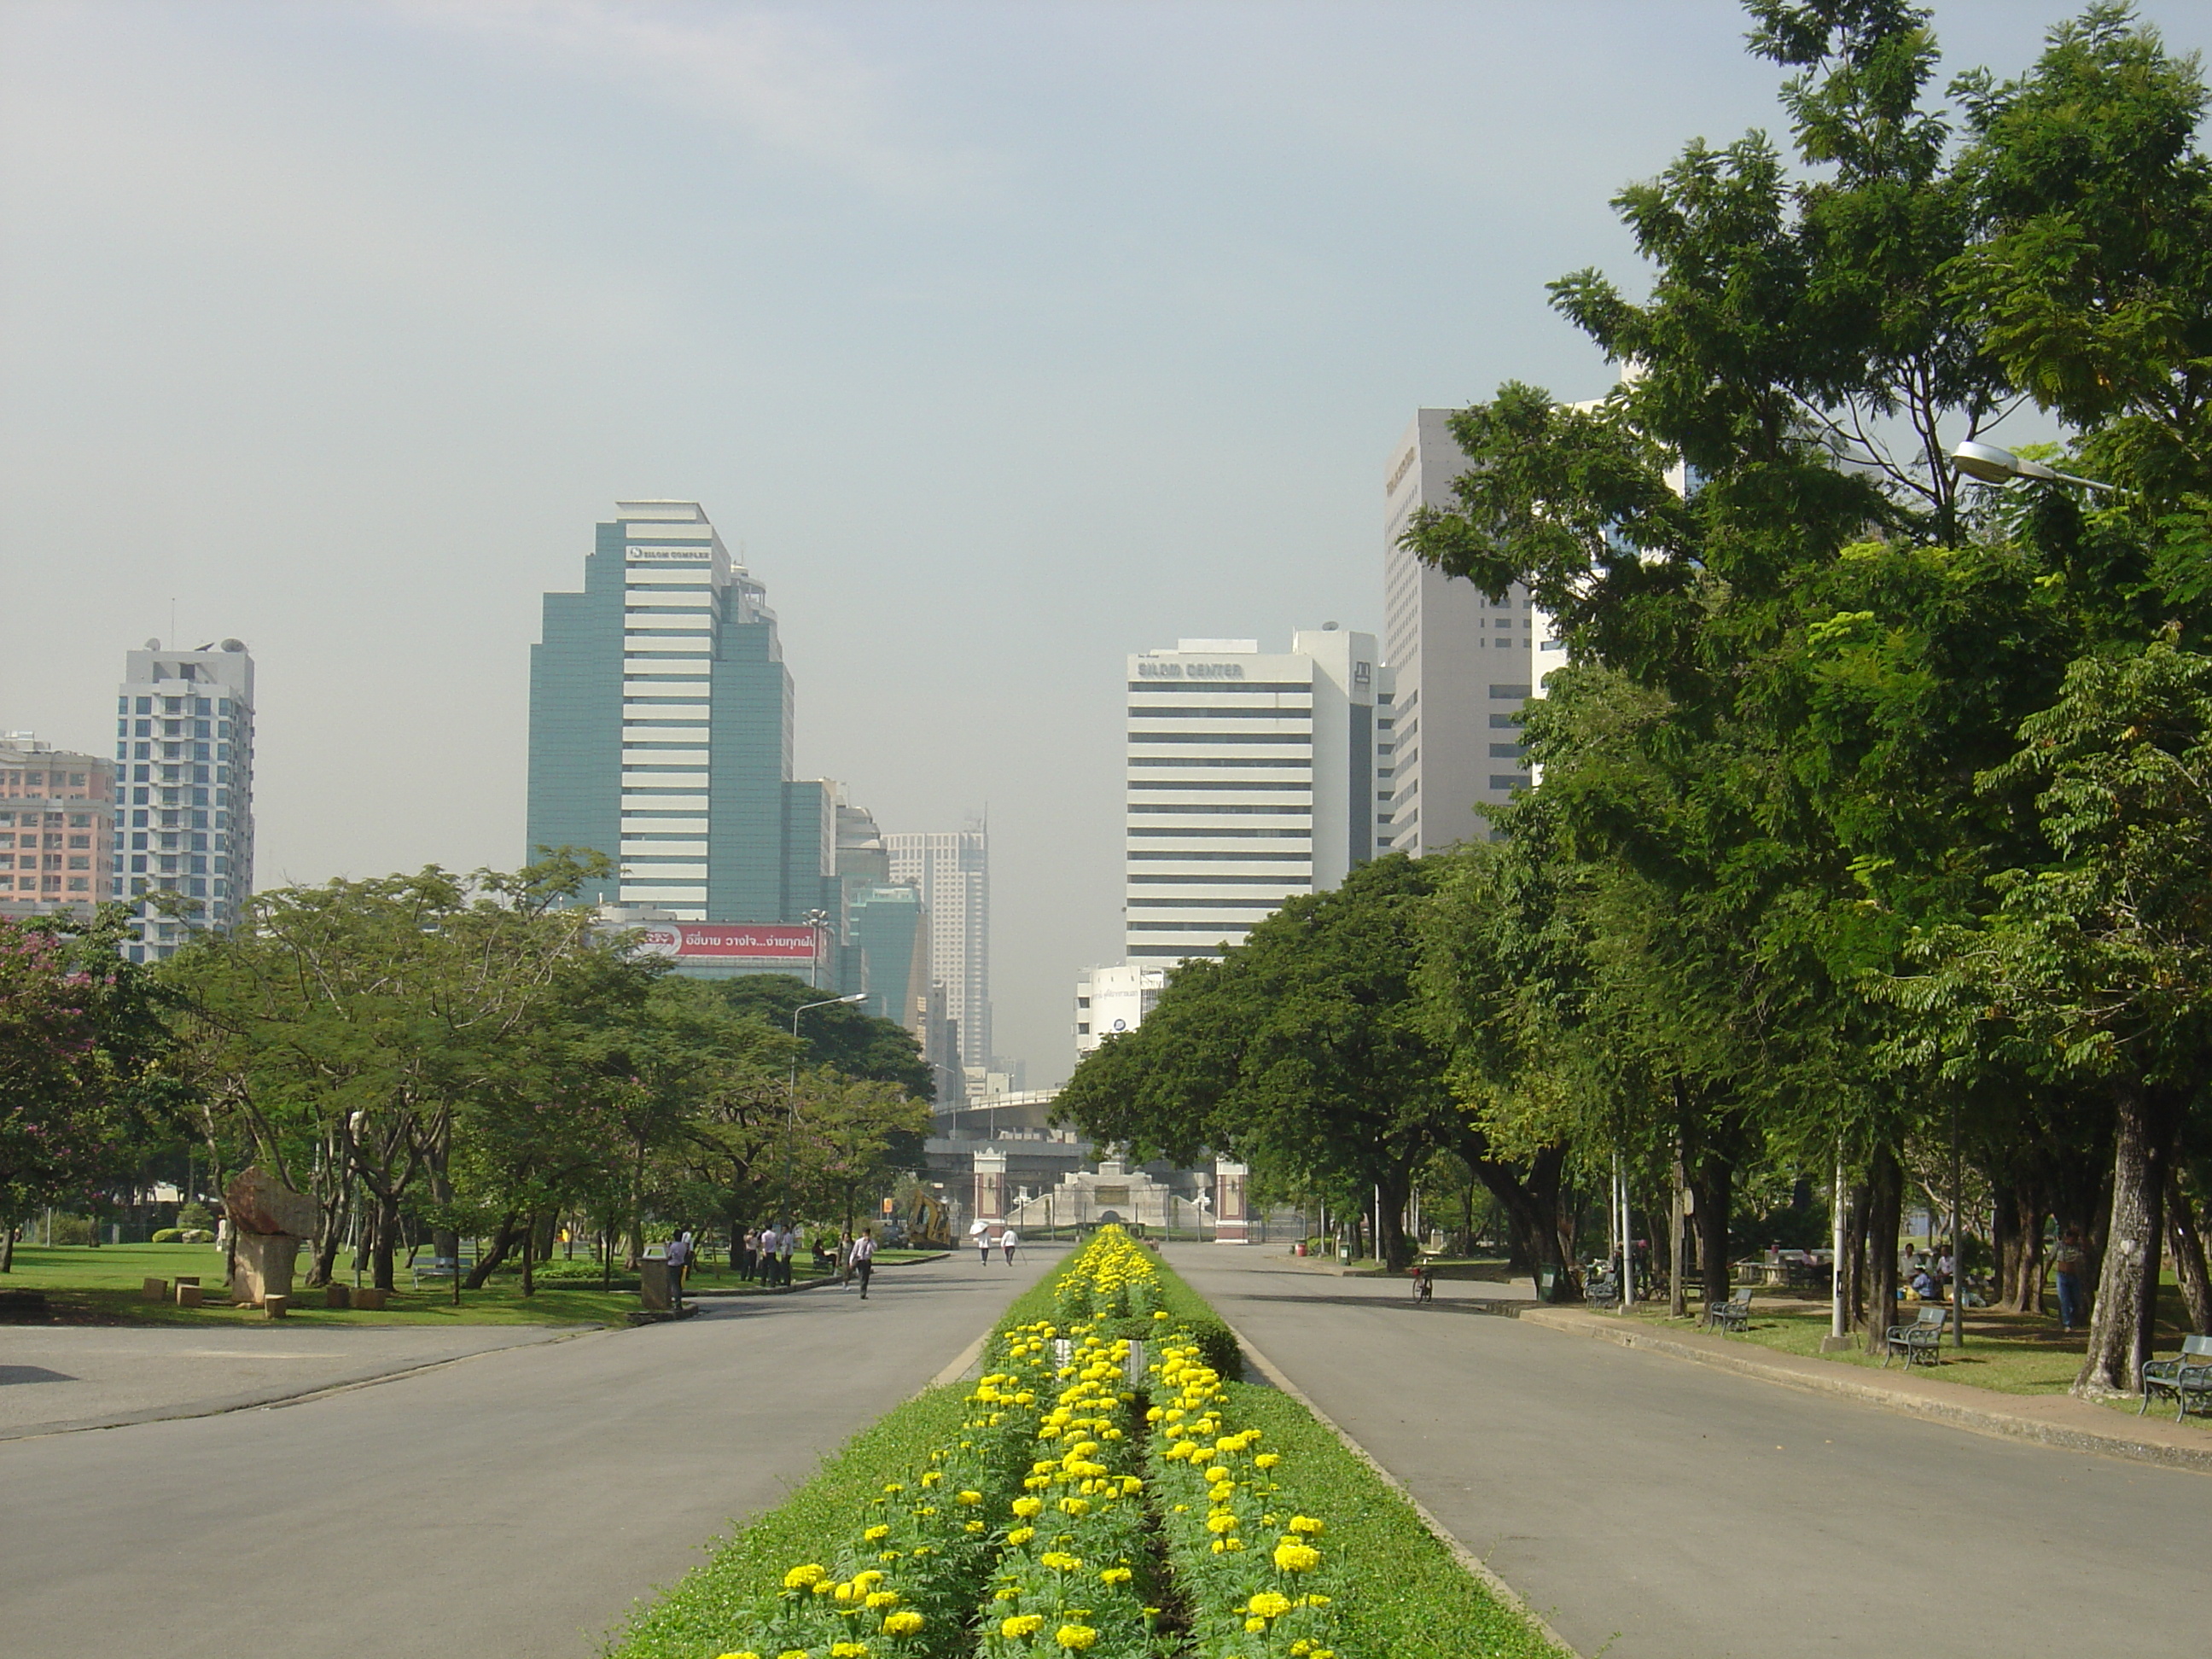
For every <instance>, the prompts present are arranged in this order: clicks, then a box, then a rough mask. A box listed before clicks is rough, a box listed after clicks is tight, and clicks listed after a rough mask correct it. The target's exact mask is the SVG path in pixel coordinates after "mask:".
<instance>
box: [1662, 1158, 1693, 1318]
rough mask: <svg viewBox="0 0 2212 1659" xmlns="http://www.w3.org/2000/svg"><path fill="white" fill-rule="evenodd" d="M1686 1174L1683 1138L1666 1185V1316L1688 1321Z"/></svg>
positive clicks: (1670, 1168)
mask: <svg viewBox="0 0 2212 1659" xmlns="http://www.w3.org/2000/svg"><path fill="white" fill-rule="evenodd" d="M1687 1173H1688V1172H1687V1171H1686V1170H1684V1169H1683V1168H1682V1139H1681V1137H1680V1135H1677V1136H1676V1137H1675V1138H1674V1162H1673V1163H1671V1164H1668V1169H1667V1182H1668V1188H1669V1189H1670V1190H1669V1191H1668V1198H1667V1316H1668V1318H1669V1319H1687V1318H1688V1317H1689V1316H1690V1285H1689V1280H1688V1279H1687V1278H1686V1272H1687V1264H1686V1262H1685V1261H1683V1259H1682V1229H1683V1222H1684V1220H1685V1217H1684V1216H1683V1214H1682V1188H1683V1187H1684V1186H1685V1185H1686V1176H1687Z"/></svg>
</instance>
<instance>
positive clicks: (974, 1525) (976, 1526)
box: [960, 1521, 989, 1532]
mask: <svg viewBox="0 0 2212 1659" xmlns="http://www.w3.org/2000/svg"><path fill="white" fill-rule="evenodd" d="M960 1530H961V1531H963V1532H986V1531H988V1530H989V1528H987V1527H985V1526H984V1524H983V1523H982V1522H981V1521H970V1522H969V1523H968V1524H967V1525H966V1526H964V1527H963V1528H961V1529H960Z"/></svg>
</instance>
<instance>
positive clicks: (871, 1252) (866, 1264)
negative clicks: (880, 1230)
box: [853, 1227, 876, 1302]
mask: <svg viewBox="0 0 2212 1659" xmlns="http://www.w3.org/2000/svg"><path fill="white" fill-rule="evenodd" d="M875 1270H876V1230H875V1229H874V1228H873V1227H863V1228H862V1229H861V1230H860V1237H858V1238H856V1239H854V1241H853V1271H854V1272H855V1273H859V1274H860V1300H861V1301H863V1302H866V1300H867V1299H868V1279H869V1276H870V1275H871V1274H872V1273H874V1272H875Z"/></svg>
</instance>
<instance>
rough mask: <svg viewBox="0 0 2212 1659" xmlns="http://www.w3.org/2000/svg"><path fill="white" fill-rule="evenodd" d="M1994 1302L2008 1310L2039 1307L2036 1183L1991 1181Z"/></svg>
mask: <svg viewBox="0 0 2212 1659" xmlns="http://www.w3.org/2000/svg"><path fill="white" fill-rule="evenodd" d="M1990 1195H1991V1197H1992V1199H1993V1200H1995V1205H1996V1208H1995V1211H1994V1215H1995V1221H1994V1223H1993V1225H1992V1227H1991V1231H1992V1233H1993V1235H1994V1237H1993V1238H1992V1240H1991V1243H1992V1244H1993V1246H1994V1248H1995V1250H1996V1269H1997V1281H1996V1282H1997V1298H1998V1305H1999V1306H2000V1307H2002V1308H2003V1309H2005V1310H2007V1311H2008V1312H2011V1313H2025V1314H2041V1313H2042V1311H2043V1223H2044V1217H2045V1211H2044V1207H2043V1201H2042V1194H2041V1191H2040V1190H2039V1186H2038V1185H2037V1184H2036V1183H2033V1182H2025V1181H2015V1182H2005V1183H2003V1184H2002V1185H1999V1184H1998V1183H1996V1182H1991V1183H1990Z"/></svg>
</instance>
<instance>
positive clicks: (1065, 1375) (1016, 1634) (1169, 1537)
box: [617, 1228, 1545, 1659]
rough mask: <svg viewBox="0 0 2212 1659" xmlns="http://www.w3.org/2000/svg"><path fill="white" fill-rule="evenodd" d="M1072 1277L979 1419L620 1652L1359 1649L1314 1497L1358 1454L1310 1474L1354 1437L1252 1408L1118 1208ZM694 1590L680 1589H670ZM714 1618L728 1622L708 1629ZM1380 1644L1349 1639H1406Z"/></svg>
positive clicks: (982, 1384) (1172, 1654)
mask: <svg viewBox="0 0 2212 1659" xmlns="http://www.w3.org/2000/svg"><path fill="white" fill-rule="evenodd" d="M1050 1294H1051V1298H1052V1300H1051V1305H1052V1306H1053V1308H1054V1310H1055V1311H1056V1313H1057V1314H1058V1315H1059V1317H1058V1318H1057V1319H1054V1320H1030V1321H1028V1322H1024V1323H1020V1324H1011V1325H1008V1326H1005V1327H1002V1328H1000V1331H998V1332H997V1333H995V1334H994V1339H993V1341H992V1344H991V1346H990V1350H989V1359H990V1363H991V1364H992V1370H990V1371H989V1372H988V1373H987V1374H986V1375H985V1376H983V1377H982V1378H981V1381H979V1382H978V1383H976V1385H975V1388H974V1389H973V1390H972V1391H971V1392H970V1393H969V1394H968V1395H967V1396H966V1397H965V1399H964V1401H963V1412H962V1413H961V1416H960V1418H959V1419H958V1425H957V1431H951V1432H947V1431H941V1430H940V1431H939V1433H940V1434H942V1436H943V1438H942V1439H941V1440H940V1442H939V1443H938V1444H936V1445H934V1446H933V1447H932V1448H931V1449H929V1450H928V1452H927V1455H925V1456H915V1457H913V1458H912V1462H910V1463H909V1464H908V1465H907V1466H906V1467H903V1468H896V1470H894V1471H893V1475H894V1478H890V1479H887V1480H882V1481H880V1483H879V1484H880V1487H881V1490H880V1491H878V1492H874V1493H873V1495H872V1497H870V1498H867V1499H866V1502H865V1503H859V1502H855V1501H853V1500H848V1507H846V1508H845V1509H843V1510H842V1511H841V1513H842V1515H844V1516H847V1517H849V1518H848V1519H847V1520H846V1521H844V1522H842V1523H841V1524H840V1526H839V1527H838V1528H837V1529H836V1531H835V1532H834V1534H832V1535H828V1536H823V1537H821V1538H820V1539H819V1540H818V1541H817V1542H816V1543H815V1544H814V1546H813V1547H811V1548H809V1549H807V1550H806V1551H805V1552H804V1559H793V1557H791V1556H787V1557H786V1558H785V1561H786V1564H787V1565H784V1566H783V1568H782V1573H781V1583H780V1584H779V1585H777V1586H775V1588H773V1589H769V1590H767V1591H766V1592H765V1593H763V1592H761V1591H759V1590H755V1591H753V1592H751V1593H750V1595H746V1596H744V1597H733V1596H729V1595H722V1596H719V1597H716V1598H714V1599H713V1600H712V1601H711V1602H710V1603H707V1604H706V1605H702V1606H698V1607H687V1608H686V1609H685V1612H686V1613H687V1614H689V1615H690V1616H688V1617H686V1618H685V1619H684V1620H681V1621H680V1623H679V1621H678V1620H674V1619H672V1618H670V1617H666V1616H664V1615H661V1614H658V1613H656V1614H649V1615H647V1616H646V1617H645V1618H644V1619H641V1620H640V1622H639V1625H638V1627H637V1630H636V1632H635V1635H634V1636H633V1638H632V1641H631V1642H630V1643H629V1644H626V1645H625V1646H623V1647H622V1648H620V1649H618V1650H617V1651H618V1652H619V1653H621V1654H623V1655H626V1656H634V1659H645V1656H647V1655H648V1654H649V1655H651V1656H653V1659H661V1656H672V1655H678V1654H680V1655H683V1656H684V1659H966V1656H971V1655H972V1656H979V1659H1064V1656H1066V1655H1069V1654H1086V1655H1090V1656H1092V1659H1336V1655H1337V1653H1338V1651H1339V1649H1340V1635H1341V1634H1342V1633H1343V1632H1347V1631H1352V1630H1357V1629H1358V1628H1359V1627H1360V1626H1361V1624H1362V1620H1360V1619H1359V1617H1358V1613H1359V1611H1360V1595H1359V1592H1358V1589H1357V1588H1356V1587H1355V1585H1354V1584H1353V1583H1352V1576H1351V1575H1349V1574H1347V1573H1346V1572H1344V1571H1342V1569H1341V1566H1340V1564H1339V1563H1338V1561H1337V1560H1336V1559H1334V1555H1335V1552H1334V1540H1333V1538H1332V1537H1331V1529H1332V1528H1333V1527H1334V1526H1336V1525H1338V1524H1339V1523H1340V1522H1341V1521H1342V1519H1343V1516H1344V1513H1345V1512H1346V1505H1345V1504H1344V1503H1343V1502H1342V1501H1341V1499H1340V1498H1325V1499H1324V1501H1316V1496H1315V1494H1324V1495H1326V1494H1331V1493H1335V1492H1340V1491H1341V1489H1342V1488H1341V1478H1340V1477H1341V1472H1340V1471H1338V1472H1336V1475H1335V1479H1336V1481H1337V1484H1336V1485H1334V1486H1332V1485H1331V1483H1330V1480H1329V1479H1327V1478H1324V1479H1321V1480H1312V1481H1310V1482H1308V1483H1307V1485H1306V1486H1304V1487H1301V1486H1300V1485H1299V1482H1298V1478H1297V1477H1298V1475H1299V1473H1300V1469H1299V1464H1300V1462H1302V1461H1313V1462H1325V1461H1327V1459H1328V1455H1329V1454H1330V1452H1331V1451H1333V1450H1334V1447H1333V1443H1326V1442H1325V1441H1315V1440H1313V1439H1311V1438H1310V1437H1305V1438H1304V1439H1303V1440H1301V1437H1298V1436H1297V1435H1291V1436H1289V1437H1288V1439H1289V1440H1291V1441H1297V1442H1299V1443H1301V1444H1302V1445H1303V1446H1304V1450H1303V1451H1301V1452H1299V1453H1297V1454H1296V1455H1291V1454H1286V1453H1285V1451H1284V1450H1282V1449H1279V1445H1278V1442H1279V1441H1281V1440H1283V1439H1284V1438H1285V1437H1284V1436H1283V1435H1281V1434H1280V1433H1279V1432H1278V1431H1276V1430H1271V1429H1267V1428H1263V1427H1262V1426H1261V1425H1260V1424H1259V1423H1258V1422H1255V1421H1239V1420H1238V1419H1239V1417H1240V1415H1248V1416H1251V1415H1264V1414H1265V1409H1266V1407H1268V1406H1272V1405H1273V1403H1274V1402H1273V1400H1272V1398H1270V1399H1269V1400H1268V1401H1267V1402H1265V1405H1263V1403H1262V1401H1261V1400H1260V1398H1259V1397H1258V1395H1257V1392H1256V1391H1254V1390H1250V1389H1242V1388H1237V1387H1232V1386H1231V1385H1230V1384H1229V1383H1226V1382H1225V1379H1224V1377H1223V1376H1222V1374H1221V1371H1220V1370H1219V1369H1218V1367H1217V1366H1216V1365H1215V1364H1212V1363H1211V1361H1212V1358H1213V1357H1214V1356H1213V1354H1212V1346H1214V1345H1213V1344H1212V1342H1211V1341H1209V1340H1204V1339H1203V1338H1202V1337H1201V1335H1200V1334H1199V1333H1197V1332H1196V1331H1194V1325H1195V1324H1196V1323H1197V1321H1194V1320H1188V1319H1184V1318H1180V1317H1178V1316H1177V1314H1178V1313H1180V1312H1182V1310H1183V1309H1184V1308H1185V1307H1187V1306H1188V1305H1189V1304H1192V1303H1194V1300H1195V1299H1194V1298H1193V1297H1191V1296H1190V1293H1189V1291H1188V1287H1186V1286H1183V1285H1181V1283H1180V1281H1175V1282H1174V1283H1172V1284H1170V1282H1168V1281H1167V1279H1165V1278H1164V1275H1163V1273H1162V1272H1161V1270H1160V1269H1159V1267H1158V1264H1157V1263H1156V1261H1154V1260H1153V1258H1152V1255H1151V1253H1150V1252H1149V1251H1146V1250H1145V1249H1140V1248H1139V1246H1137V1245H1136V1244H1135V1243H1133V1242H1132V1241H1131V1240H1130V1239H1128V1238H1127V1237H1126V1236H1125V1235H1123V1234H1122V1233H1121V1231H1120V1230H1119V1229H1117V1228H1109V1229H1107V1230H1105V1231H1103V1232H1101V1233H1100V1234H1099V1235H1098V1236H1097V1237H1096V1238H1095V1239H1094V1240H1093V1241H1092V1242H1091V1244H1089V1245H1088V1246H1087V1247H1086V1248H1085V1249H1083V1250H1082V1251H1081V1252H1079V1254H1078V1255H1076V1257H1075V1258H1074V1259H1073V1261H1071V1262H1070V1263H1069V1265H1068V1267H1067V1268H1066V1271H1065V1272H1063V1273H1061V1274H1060V1277H1059V1279H1057V1281H1056V1282H1055V1283H1054V1285H1053V1286H1052V1287H1051V1292H1050ZM1197 1305H1198V1306H1199V1307H1200V1309H1202V1306H1203V1304H1197ZM1170 1308H1173V1309H1175V1310H1176V1311H1175V1312H1171V1311H1170ZM916 1403H917V1407H919V1406H920V1405H921V1402H916ZM910 1409H914V1408H909V1407H902V1408H901V1411H902V1412H907V1411H908V1410H910ZM895 1415H896V1414H895ZM939 1420H940V1421H942V1420H943V1419H939ZM908 1443H911V1442H908ZM909 1455H910V1456H911V1454H909ZM1301 1500H1302V1501H1301ZM794 1501H796V1500H794ZM1331 1508H1333V1509H1334V1510H1335V1511H1336V1512H1335V1513H1331V1514H1326V1515H1324V1514H1321V1513H1315V1512H1310V1511H1315V1510H1324V1509H1331ZM1351 1512H1355V1513H1364V1509H1361V1508H1359V1507H1358V1506H1357V1505H1354V1506H1353V1507H1352V1511H1351ZM1325 1540H1328V1541H1326V1542H1325ZM741 1542H742V1541H741ZM1429 1542H1431V1543H1433V1542H1434V1541H1433V1540H1430V1541H1429ZM1438 1548H1441V1547H1440V1546H1439V1547H1438ZM733 1549H734V1547H733ZM756 1571H757V1566H756ZM695 1577H696V1575H695ZM1462 1577H1464V1575H1462ZM759 1582H760V1581H759V1579H758V1578H757V1577H756V1578H755V1579H754V1583H759ZM1363 1582H1364V1581H1363ZM1469 1585H1470V1587H1471V1585H1472V1581H1469ZM1471 1593H1472V1594H1473V1595H1475V1596H1476V1597H1477V1598H1478V1599H1485V1598H1483V1597H1482V1593H1481V1592H1480V1590H1479V1589H1472V1590H1471ZM685 1598H686V1589H679V1590H678V1593H677V1595H676V1596H674V1597H671V1602H675V1603H679V1604H680V1603H682V1602H683V1601H684V1600H685ZM700 1599H701V1600H702V1601H705V1598H704V1597H703V1595H702V1597H701V1598H700ZM1491 1605H1492V1606H1494V1604H1491ZM1498 1613H1500V1614H1502V1615H1504V1618H1505V1619H1506V1620H1509V1621H1510V1623H1512V1624H1513V1625H1515V1626H1517V1625H1518V1621H1517V1620H1511V1615H1510V1614H1507V1613H1505V1612H1504V1609H1502V1608H1500V1609H1498ZM1378 1628H1380V1627H1378ZM702 1631H712V1632H714V1634H713V1635H712V1637H711V1638H709V1639H708V1640H706V1641H703V1642H702V1641H700V1639H699V1636H698V1634H697V1632H702ZM679 1632H691V1633H690V1634H689V1635H688V1636H687V1635H684V1634H681V1633H679ZM1528 1634H1529V1636H1530V1637H1531V1638H1534V1632H1528ZM1370 1646H1374V1644H1372V1643H1371V1642H1370V1643H1368V1644H1360V1643H1357V1642H1354V1643H1352V1644H1349V1646H1347V1647H1346V1649H1345V1651H1346V1653H1347V1655H1348V1654H1349V1653H1350V1651H1351V1650H1352V1649H1353V1648H1358V1649H1362V1650H1363V1651H1362V1654H1361V1659H1386V1655H1385V1651H1384V1650H1383V1648H1382V1647H1376V1650H1375V1651H1373V1652H1372V1653H1368V1652H1365V1651H1364V1649H1365V1648H1367V1647H1370ZM1486 1651H1496V1652H1501V1653H1502V1652H1512V1653H1516V1654H1519V1653H1522V1652H1526V1653H1529V1654H1537V1653H1541V1652H1543V1651H1545V1647H1544V1644H1542V1643H1541V1638H1536V1639H1532V1640H1531V1641H1530V1642H1529V1643H1528V1644H1527V1645H1526V1646H1525V1647H1524V1646H1522V1645H1520V1644H1517V1643H1516V1644H1511V1645H1510V1646H1505V1647H1500V1648H1497V1649H1486ZM1393 1659H1395V1656H1393Z"/></svg>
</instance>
